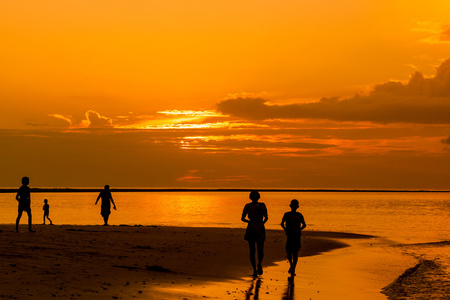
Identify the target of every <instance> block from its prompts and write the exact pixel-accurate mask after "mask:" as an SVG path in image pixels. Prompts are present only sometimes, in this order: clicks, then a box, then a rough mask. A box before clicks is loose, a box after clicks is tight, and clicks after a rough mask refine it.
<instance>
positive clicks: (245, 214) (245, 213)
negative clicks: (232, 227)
mask: <svg viewBox="0 0 450 300" xmlns="http://www.w3.org/2000/svg"><path fill="white" fill-rule="evenodd" d="M247 213H248V212H247V205H245V206H244V210H243V211H242V217H241V221H242V222H245V223H248V222H250V220H248V219H246V218H245V217H246V216H247Z"/></svg>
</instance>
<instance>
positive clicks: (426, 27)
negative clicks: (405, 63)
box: [413, 22, 450, 44]
mask: <svg viewBox="0 0 450 300" xmlns="http://www.w3.org/2000/svg"><path fill="white" fill-rule="evenodd" d="M413 31H419V32H425V33H427V34H429V36H428V37H426V38H424V39H421V40H420V41H421V42H424V43H428V44H448V43H450V25H443V24H440V23H436V22H419V23H418V24H417V27H416V28H414V29H413Z"/></svg>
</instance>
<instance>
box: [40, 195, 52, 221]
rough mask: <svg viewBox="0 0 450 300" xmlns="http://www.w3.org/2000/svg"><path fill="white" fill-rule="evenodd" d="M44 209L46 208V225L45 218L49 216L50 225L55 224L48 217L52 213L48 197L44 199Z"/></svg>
mask: <svg viewBox="0 0 450 300" xmlns="http://www.w3.org/2000/svg"><path fill="white" fill-rule="evenodd" d="M42 209H43V210H44V225H45V218H47V219H48V220H49V221H50V225H53V223H52V220H50V218H49V217H48V215H49V214H50V205H48V200H47V199H45V200H44V206H43V207H42Z"/></svg>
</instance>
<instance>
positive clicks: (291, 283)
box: [281, 277, 295, 300]
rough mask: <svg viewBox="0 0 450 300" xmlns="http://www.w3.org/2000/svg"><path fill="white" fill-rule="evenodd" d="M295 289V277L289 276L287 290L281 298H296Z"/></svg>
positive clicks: (287, 299)
mask: <svg viewBox="0 0 450 300" xmlns="http://www.w3.org/2000/svg"><path fill="white" fill-rule="evenodd" d="M294 290H295V289H294V277H289V278H288V284H287V287H286V291H285V292H284V294H283V297H282V298H281V300H294Z"/></svg>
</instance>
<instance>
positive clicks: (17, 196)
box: [16, 188, 21, 201]
mask: <svg viewBox="0 0 450 300" xmlns="http://www.w3.org/2000/svg"><path fill="white" fill-rule="evenodd" d="M20 190H21V188H19V190H18V191H17V194H16V200H17V201H19V200H20Z"/></svg>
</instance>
